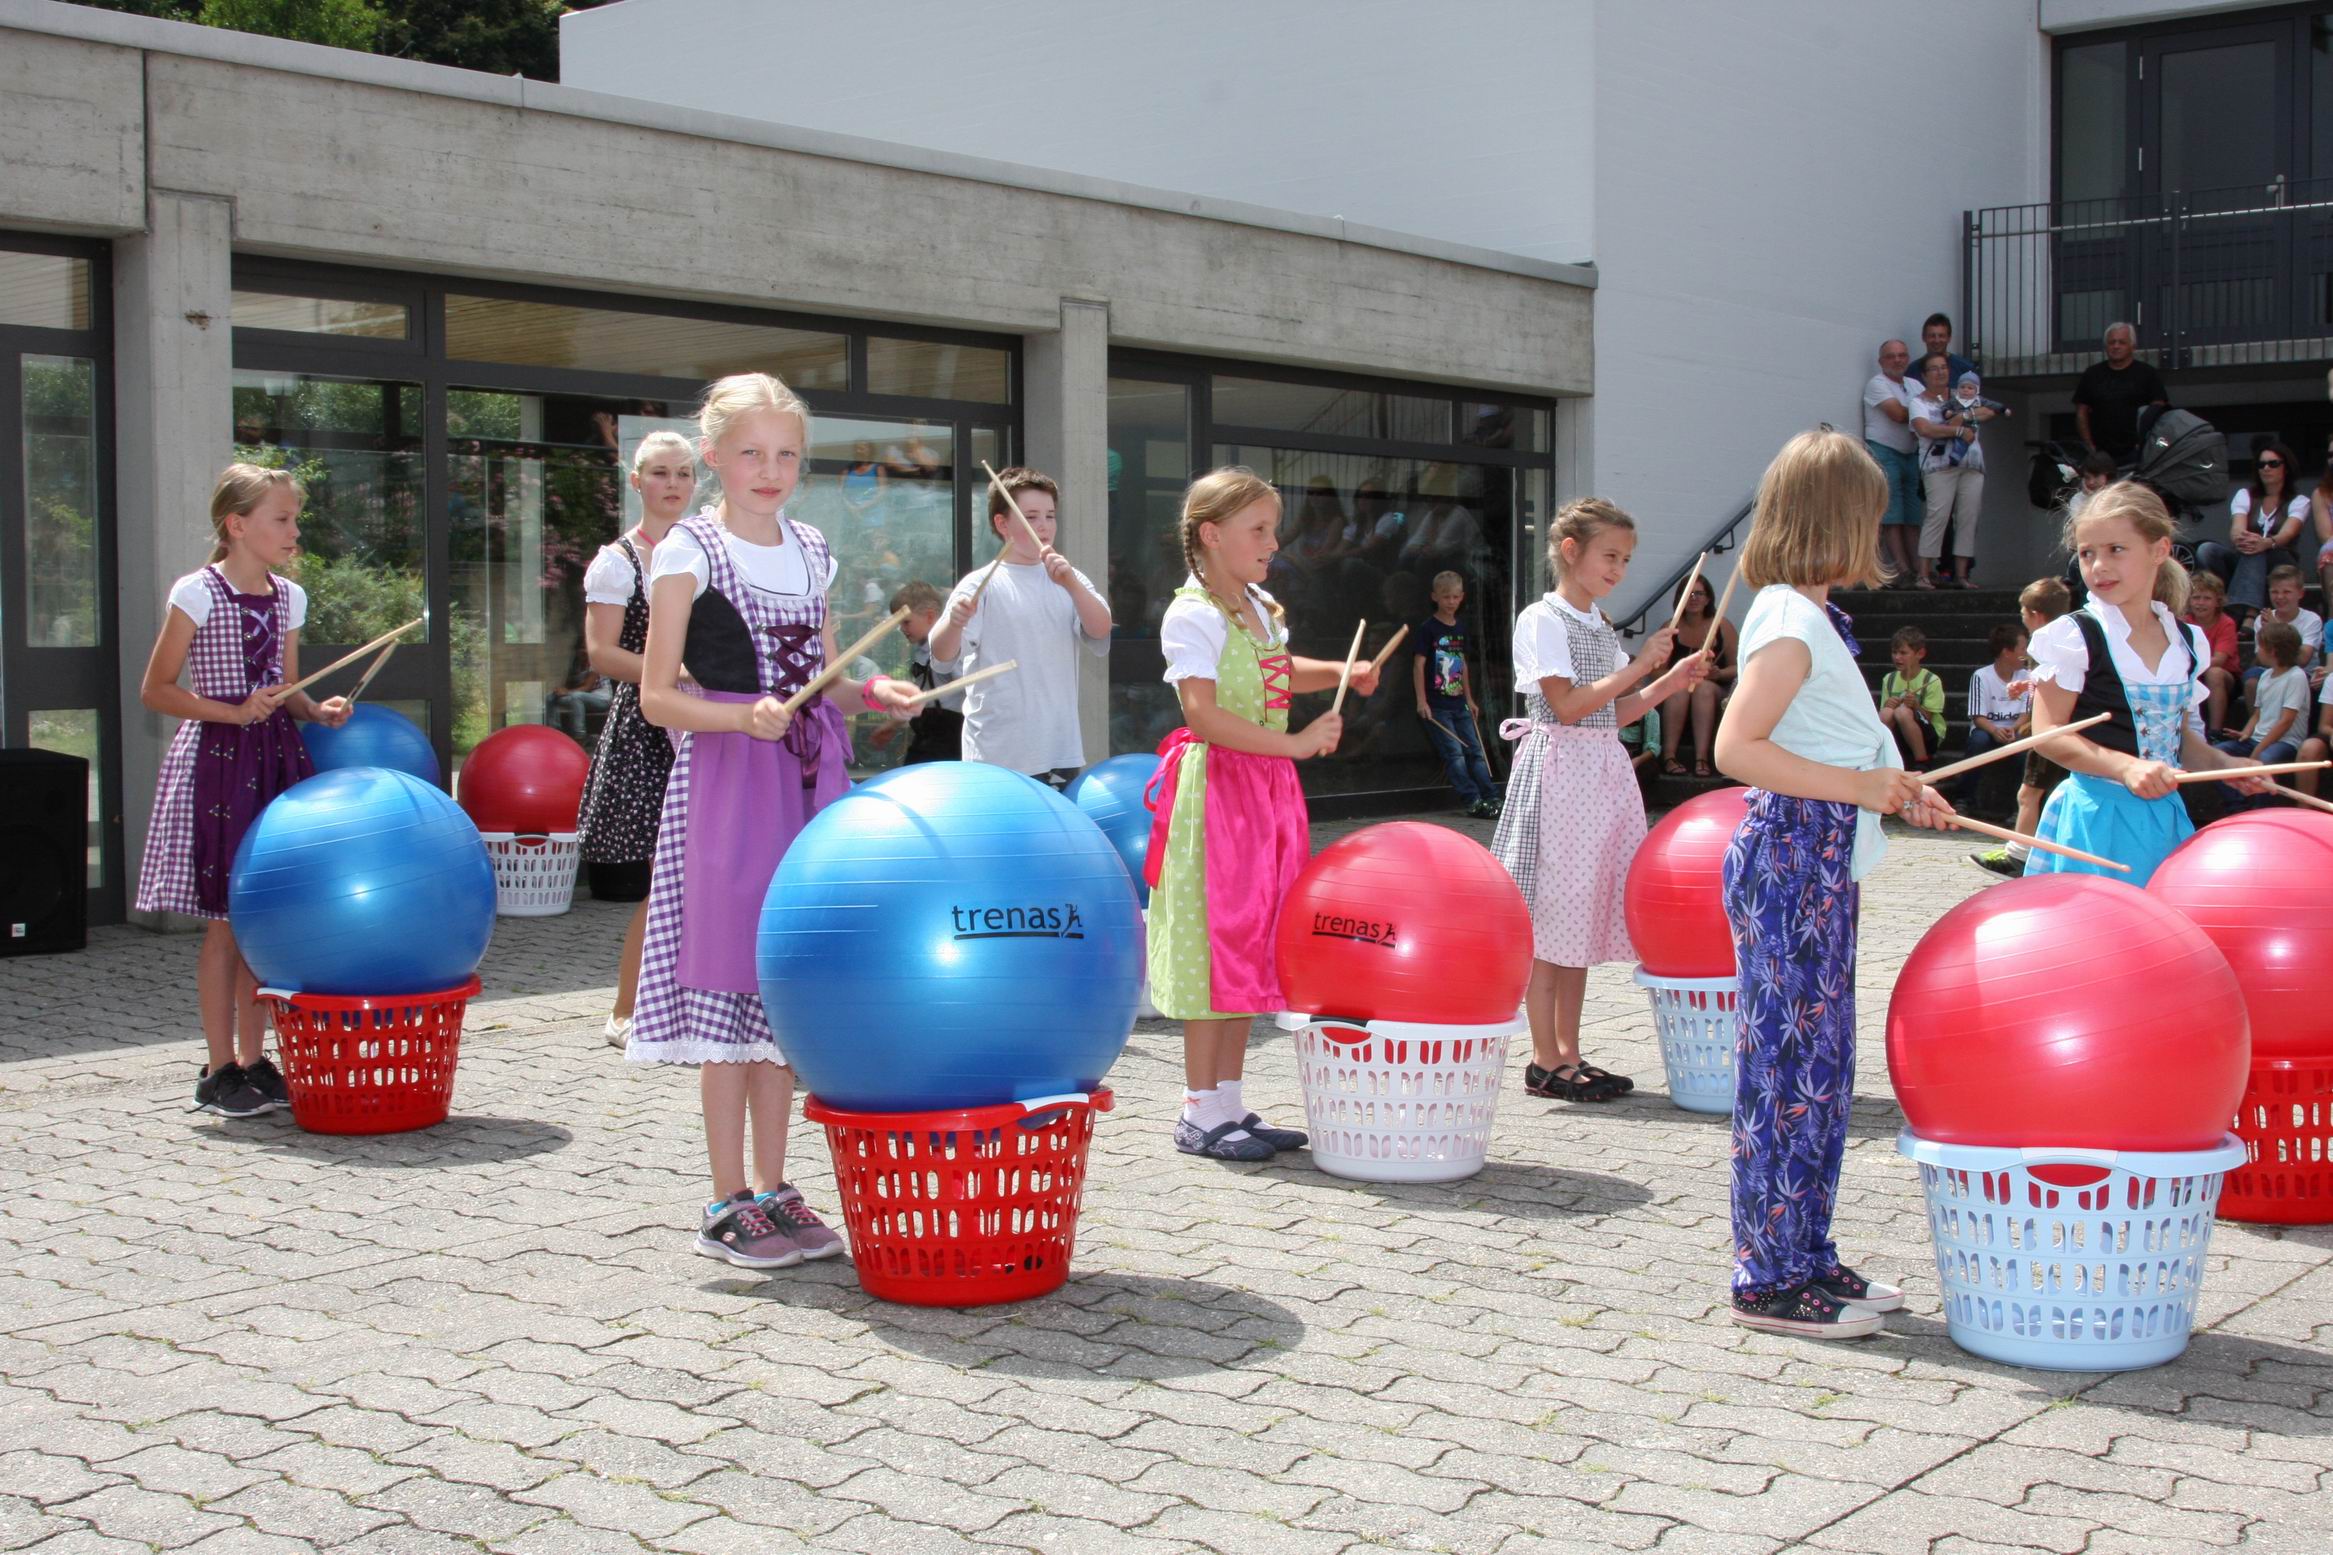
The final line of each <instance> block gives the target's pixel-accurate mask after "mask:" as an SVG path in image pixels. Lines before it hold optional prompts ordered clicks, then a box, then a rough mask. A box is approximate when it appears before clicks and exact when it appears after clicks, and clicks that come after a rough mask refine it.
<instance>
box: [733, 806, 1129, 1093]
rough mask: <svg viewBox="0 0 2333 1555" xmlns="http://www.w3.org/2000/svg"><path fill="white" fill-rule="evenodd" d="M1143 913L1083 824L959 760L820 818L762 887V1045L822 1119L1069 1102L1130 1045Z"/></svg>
mask: <svg viewBox="0 0 2333 1555" xmlns="http://www.w3.org/2000/svg"><path fill="white" fill-rule="evenodd" d="M1142 957H1143V933H1142V914H1141V910H1140V909H1139V908H1138V907H1137V906H1136V905H1135V900H1134V889H1133V886H1132V884H1131V883H1130V882H1129V881H1128V880H1127V878H1126V868H1125V866H1124V865H1123V864H1122V863H1120V862H1119V859H1118V855H1117V852H1116V851H1115V850H1114V849H1112V848H1111V846H1110V843H1109V839H1107V838H1106V837H1104V836H1103V835H1102V833H1101V830H1100V828H1098V827H1096V826H1095V825H1094V823H1093V822H1092V821H1090V820H1088V819H1087V818H1086V816H1085V813H1084V812H1083V811H1081V810H1079V809H1078V808H1077V806H1075V805H1073V804H1071V803H1070V802H1069V801H1068V800H1066V799H1064V798H1062V797H1061V796H1060V795H1059V794H1057V793H1055V792H1053V790H1051V789H1050V788H1047V787H1046V786H1045V785H1044V784H1042V783H1039V782H1037V781H1036V780H1034V779H1033V778H1026V777H1023V776H1021V775H1020V774H1019V773H1017V772H1011V771H1007V770H1006V769H1005V768H1003V767H991V766H985V765H983V764H981V763H979V762H971V761H935V762H923V763H919V764H917V765H915V766H911V767H898V768H895V769H893V770H892V771H890V772H886V773H884V774H883V775H882V776H881V777H880V778H877V779H875V780H872V781H870V782H867V783H865V784H862V785H860V786H859V787H857V788H854V789H852V790H851V791H850V792H849V793H847V794H845V795H843V796H842V798H840V799H838V800H836V801H835V802H834V803H833V804H831V805H828V806H827V807H826V808H825V809H824V810H822V811H820V812H819V813H818V814H817V815H816V816H814V817H813V818H812V819H811V822H810V824H809V825H807V826H805V827H803V828H802V832H801V834H800V835H799V836H797V837H796V838H795V839H794V842H793V845H792V846H791V847H789V848H787V850H786V856H785V858H784V859H782V860H781V861H780V862H779V864H778V870H777V873H776V875H775V876H773V877H772V878H771V880H770V889H769V895H768V897H767V898H766V899H765V900H764V902H763V905H762V912H761V926H760V934H759V938H758V941H757V943H756V966H757V970H758V971H759V973H760V982H761V997H762V1004H763V1006H764V1008H766V1009H767V1010H768V1012H769V1018H770V1027H771V1029H772V1030H773V1031H774V1032H775V1033H776V1035H777V1039H778V1045H779V1047H781V1048H782V1049H784V1051H785V1054H786V1058H787V1060H788V1061H789V1062H790V1063H792V1064H793V1066H794V1069H795V1072H796V1073H798V1074H799V1075H800V1076H801V1077H802V1082H803V1084H804V1085H805V1086H807V1087H808V1088H809V1089H810V1090H811V1091H812V1092H813V1093H814V1094H816V1095H817V1096H818V1098H819V1099H820V1100H821V1101H824V1102H826V1103H828V1104H829V1105H831V1106H835V1107H840V1108H843V1109H845V1110H848V1111H854V1112H924V1111H937V1110H944V1109H948V1108H955V1107H984V1106H992V1105H996V1104H998V1103H1003V1102H1011V1101H1027V1100H1031V1099H1033V1098H1036V1097H1039V1096H1059V1095H1065V1094H1068V1093H1070V1092H1078V1093H1081V1094H1082V1093H1084V1092H1088V1091H1091V1090H1093V1089H1094V1088H1095V1087H1096V1086H1097V1085H1099V1084H1100V1083H1101V1080H1102V1076H1103V1075H1104V1074H1105V1073H1107V1072H1108V1071H1109V1068H1110V1065H1111V1064H1113V1063H1115V1062H1116V1061H1117V1058H1118V1054H1119V1053H1120V1052H1121V1051H1122V1050H1123V1049H1124V1048H1125V1046H1126V1037H1127V1034H1128V1033H1129V1032H1130V1031H1132V1030H1133V1027H1134V1010H1135V999H1136V995H1137V993H1138V992H1139V990H1140V988H1141V986H1142Z"/></svg>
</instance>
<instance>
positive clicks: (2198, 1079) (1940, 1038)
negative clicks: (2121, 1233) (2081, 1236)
mask: <svg viewBox="0 0 2333 1555" xmlns="http://www.w3.org/2000/svg"><path fill="white" fill-rule="evenodd" d="M2251 1059H2252V1044H2251V1041H2250V1039H2249V1038H2248V1036H2247V1034H2246V1031H2245V1022H2244V1001H2243V996H2242V994H2241V992H2240V991H2239V990H2238V989H2237V986H2236V974H2235V973H2234V972H2233V971H2231V970H2229V968H2228V961H2227V958H2226V957H2225V956H2223V955H2221V954H2220V953H2219V949H2218V947H2217V946H2215V945H2213V944H2212V942H2211V941H2210V940H2209V939H2207V938H2206V937H2205V936H2204V932H2203V930H2201V929H2199V928H2197V927H2196V926H2195V925H2194V924H2192V923H2190V922H2188V921H2187V917H2186V915H2185V914H2183V913H2181V912H2180V911H2179V910H2178V909H2177V908H2175V907H2172V906H2171V905H2170V904H2169V903H2167V902H2164V901H2162V900H2160V899H2159V898H2156V897H2153V896H2150V895H2148V894H2147V893H2146V892H2144V891H2142V890H2140V889H2139V888H2138V887H2136V886H2133V885H2126V884H2124V883H2123V882H2122V881H2119V880H2106V879H2102V878H2100V877H2099V876H2096V875H2030V876H2027V877H2026V878H2024V879H2021V880H2012V881H2009V882H2007V883H2006V884H2003V885H1997V886H1993V887H1991V888H1990V889H1987V890H1984V891H1980V892H1978V893H1977V894H1976V895H1975V896H1972V897H1970V898H1969V899H1968V900H1967V901H1965V902H1962V903H1961V904H1960V905H1959V906H1958V907H1955V908H1954V909H1952V911H1950V912H1948V913H1946V914H1945V915H1944V916H1943V917H1941V918H1939V919H1937V920H1936V924H1935V926H1934V927H1933V928H1931V929H1929V931H1928V932H1927V933H1926V934H1924V935H1922V936H1921V937H1920V943H1919V944H1918V945H1916V946H1914V947H1913V949H1912V954H1911V955H1910V956H1909V957H1908V958H1907V959H1906V960H1905V962H1904V968H1903V971H1902V972H1901V973H1899V974H1898V975H1897V977H1896V987H1895V994H1894V996H1893V997H1892V998H1890V999H1889V1000H1888V1007H1887V1063H1888V1072H1889V1076H1890V1078H1892V1079H1893V1080H1894V1082H1895V1088H1896V1100H1897V1101H1898V1102H1900V1103H1902V1104H1903V1109H1904V1120H1905V1121H1906V1122H1907V1123H1909V1124H1910V1125H1911V1127H1912V1132H1913V1133H1915V1134H1917V1135H1919V1136H1920V1137H1921V1138H1922V1139H1926V1140H1933V1141H1935V1142H1938V1143H1941V1144H1950V1145H2026V1146H2050V1147H2073V1146H2078V1147H2081V1148H2085V1149H2097V1150H2201V1149H2206V1148H2208V1147H2210V1146H2212V1145H2215V1144H2217V1143H2219V1141H2220V1139H2221V1137H2222V1136H2224V1135H2225V1134H2226V1133H2227V1131H2228V1120H2229V1119H2230V1118H2232V1117H2234V1116H2235V1115H2236V1101H2237V1098H2238V1097H2240V1096H2241V1095H2242V1094H2243V1091H2244V1080H2245V1076H2246V1074H2247V1073H2248V1072H2249V1070H2250V1067H2251Z"/></svg>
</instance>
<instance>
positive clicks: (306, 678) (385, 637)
mask: <svg viewBox="0 0 2333 1555" xmlns="http://www.w3.org/2000/svg"><path fill="white" fill-rule="evenodd" d="M428 619H429V617H427V616H425V615H422V616H415V617H414V618H413V619H412V620H410V621H408V622H406V623H405V624H404V625H403V626H400V627H394V628H392V629H390V630H389V631H386V632H383V633H382V634H381V635H380V636H378V637H376V638H374V639H373V640H372V641H371V642H369V643H366V644H365V645H364V646H363V647H362V648H358V649H355V650H353V651H351V652H348V653H344V654H342V655H341V656H340V657H339V658H337V659H334V660H333V661H332V662H331V663H330V664H327V665H325V666H324V667H323V668H322V669H320V670H318V671H316V672H315V673H314V674H312V675H303V676H301V677H300V678H299V679H298V680H295V681H293V682H292V683H291V684H290V685H288V686H286V687H284V689H283V692H282V694H281V695H280V696H279V697H278V698H277V700H278V701H289V700H291V697H292V693H294V692H296V691H305V690H307V689H308V688H309V687H310V686H312V685H314V684H316V682H318V681H319V680H322V679H323V678H324V677H325V676H327V675H329V674H331V673H332V672H333V671H334V670H337V669H346V668H347V667H348V666H349V665H351V664H354V663H355V662H356V661H357V660H359V659H361V658H363V657H364V656H365V655H366V654H368V653H371V652H373V651H374V650H375V649H377V648H379V647H381V646H382V645H383V644H386V643H393V642H395V641H396V640H397V639H398V638H400V637H402V636H404V635H405V634H406V633H407V632H410V631H412V630H413V629H414V628H415V627H417V626H419V625H420V624H421V623H422V622H424V621H426V620H428Z"/></svg>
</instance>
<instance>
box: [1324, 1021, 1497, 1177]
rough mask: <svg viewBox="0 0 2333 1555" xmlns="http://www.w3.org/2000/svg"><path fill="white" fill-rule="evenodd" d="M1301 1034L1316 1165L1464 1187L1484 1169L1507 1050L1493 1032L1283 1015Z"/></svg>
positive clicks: (1491, 1028)
mask: <svg viewBox="0 0 2333 1555" xmlns="http://www.w3.org/2000/svg"><path fill="white" fill-rule="evenodd" d="M1279 1024H1280V1026H1281V1027H1282V1028H1283V1029H1285V1030H1287V1031H1290V1032H1292V1033H1293V1034H1294V1037H1295V1042H1296V1073H1297V1077H1298V1079H1299V1080H1300V1081H1301V1083H1302V1084H1303V1087H1304V1114H1305V1121H1306V1123H1307V1125H1308V1126H1309V1127H1310V1129H1311V1131H1312V1161H1313V1164H1314V1165H1315V1166H1318V1167H1319V1168H1320V1169H1321V1170H1322V1171H1324V1172H1327V1173H1329V1174H1330V1175H1332V1176H1336V1177H1350V1178H1353V1179H1355V1180H1356V1181H1359V1182H1456V1181H1457V1180H1458V1179H1459V1178H1462V1177H1472V1176H1473V1175H1474V1174H1475V1173H1476V1172H1479V1171H1481V1170H1482V1164H1483V1161H1484V1159H1485V1158H1486V1157H1487V1156H1488V1155H1489V1153H1490V1142H1491V1122H1492V1120H1493V1119H1494V1118H1495V1117H1496V1115H1497V1113H1498V1110H1499V1085H1500V1081H1501V1080H1502V1079H1503V1078H1504V1077H1505V1073H1506V1067H1507V1045H1508V1042H1509V1040H1510V1039H1511V1038H1512V1037H1513V1036H1514V1035H1515V1033H1516V1032H1518V1031H1521V1030H1522V1029H1523V1019H1522V1017H1521V1015H1519V1014H1518V1015H1517V1016H1516V1017H1515V1018H1513V1019H1511V1020H1505V1021H1498V1022H1495V1023H1493V1024H1491V1025H1488V1026H1445V1025H1428V1024H1421V1023H1418V1022H1412V1021H1384V1020H1380V1021H1352V1020H1340V1019H1337V1018H1335V1017H1333V1016H1311V1015H1282V1016H1280V1017H1279Z"/></svg>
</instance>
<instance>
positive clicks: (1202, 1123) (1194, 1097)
mask: <svg viewBox="0 0 2333 1555" xmlns="http://www.w3.org/2000/svg"><path fill="white" fill-rule="evenodd" d="M1214 1108H1215V1093H1214V1092H1213V1091H1189V1090H1187V1091H1185V1092H1183V1121H1184V1122H1185V1123H1189V1124H1193V1125H1195V1126H1197V1127H1198V1128H1200V1129H1210V1128H1213V1127H1214V1126H1215V1125H1214V1124H1213V1123H1211V1122H1208V1121H1207V1114H1208V1113H1210V1112H1212V1111H1213V1110H1214Z"/></svg>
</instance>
